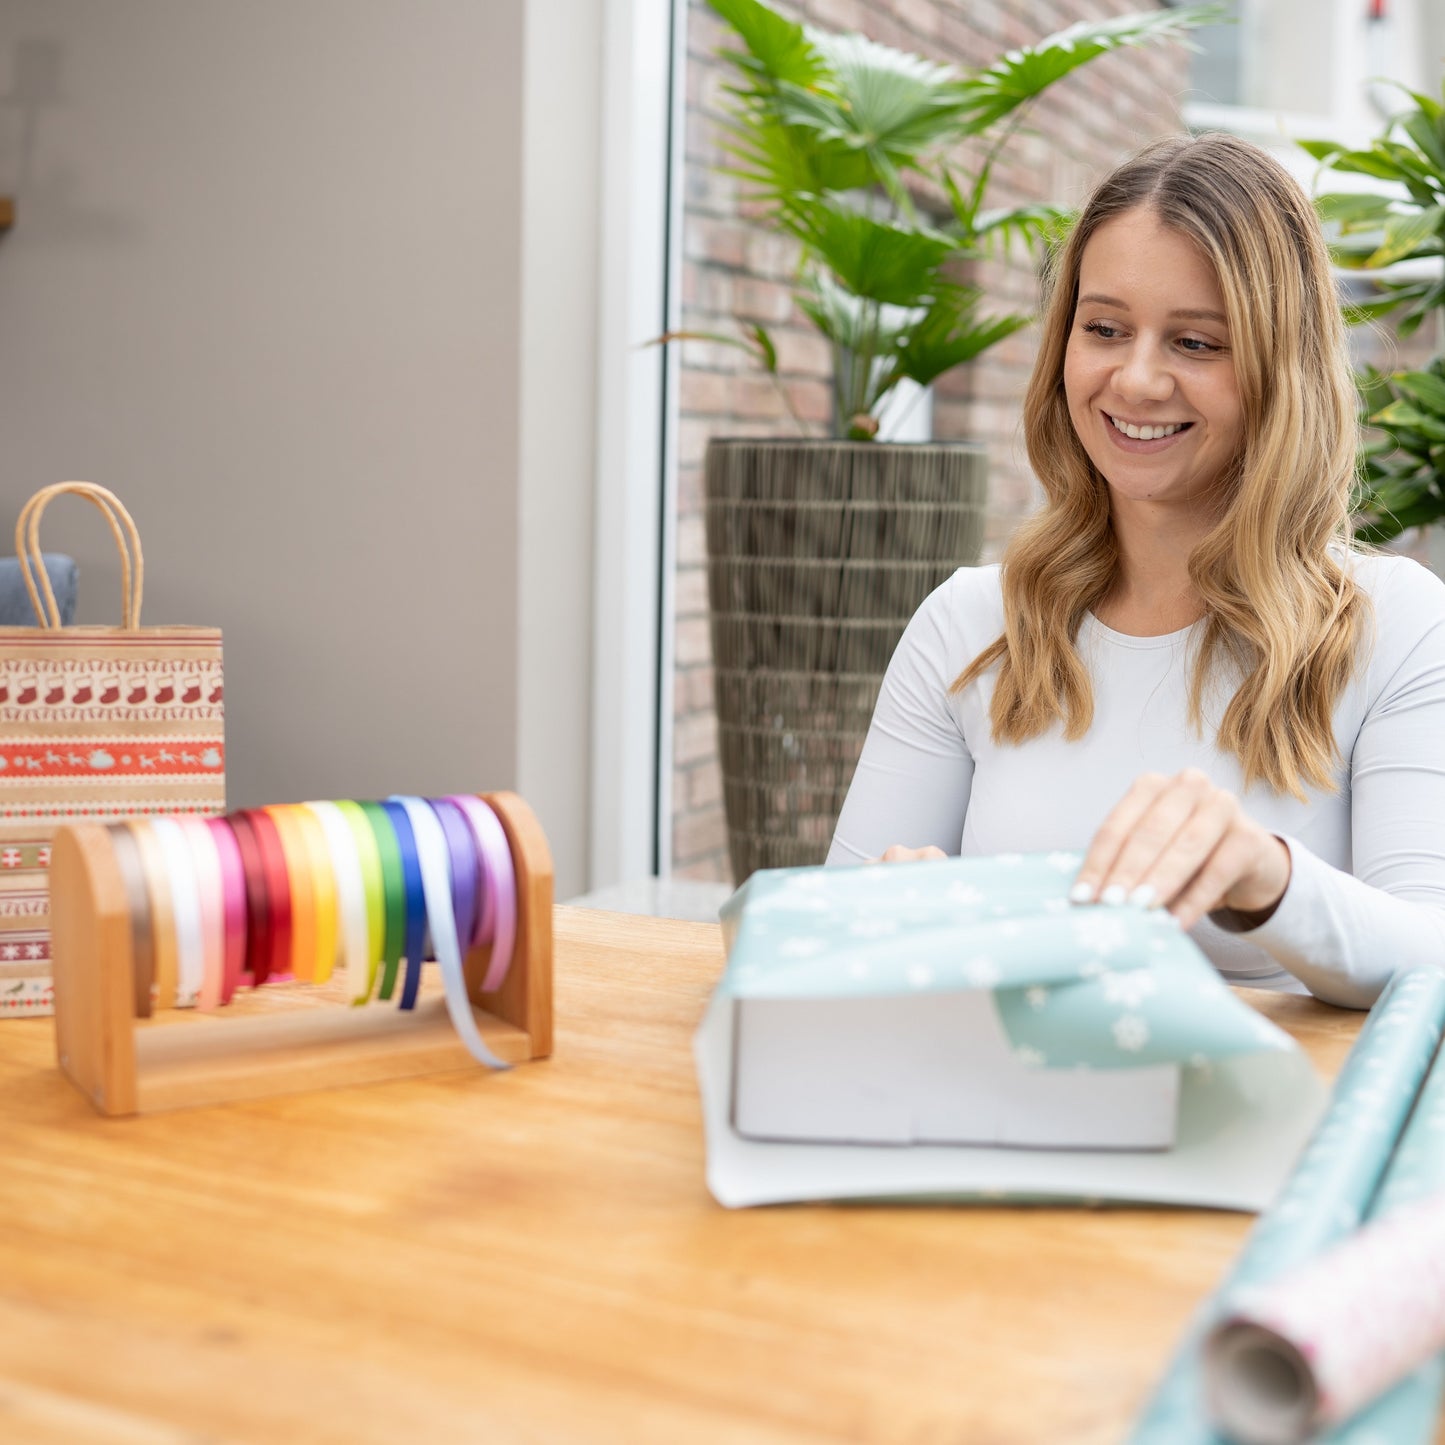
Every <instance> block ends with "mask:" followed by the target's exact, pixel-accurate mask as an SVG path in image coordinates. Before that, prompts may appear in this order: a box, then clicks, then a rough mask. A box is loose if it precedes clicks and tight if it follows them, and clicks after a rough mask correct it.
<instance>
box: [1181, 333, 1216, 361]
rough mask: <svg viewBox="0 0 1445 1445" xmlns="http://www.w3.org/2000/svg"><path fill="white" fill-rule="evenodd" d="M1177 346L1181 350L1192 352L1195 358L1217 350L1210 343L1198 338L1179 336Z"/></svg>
mask: <svg viewBox="0 0 1445 1445" xmlns="http://www.w3.org/2000/svg"><path fill="white" fill-rule="evenodd" d="M1179 345H1180V347H1181V348H1182V349H1183V350H1185V351H1188V352H1192V353H1193V354H1194V355H1195V356H1203V355H1205V354H1206V353H1208V352H1211V351H1218V350H1219V348H1218V347H1217V346H1216V345H1215V344H1214V343H1213V342H1212V341H1204V340H1202V339H1201V338H1200V337H1198V336H1181V337H1180V338H1179Z"/></svg>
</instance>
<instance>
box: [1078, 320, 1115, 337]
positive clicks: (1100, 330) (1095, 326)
mask: <svg viewBox="0 0 1445 1445" xmlns="http://www.w3.org/2000/svg"><path fill="white" fill-rule="evenodd" d="M1084 330H1085V331H1088V332H1091V333H1092V334H1093V335H1095V336H1099V337H1102V338H1103V339H1104V340H1105V341H1112V340H1113V339H1114V338H1115V337H1116V336H1117V335H1118V334H1119V329H1118V327H1116V326H1110V325H1109V323H1108V322H1107V321H1086V322H1085V323H1084Z"/></svg>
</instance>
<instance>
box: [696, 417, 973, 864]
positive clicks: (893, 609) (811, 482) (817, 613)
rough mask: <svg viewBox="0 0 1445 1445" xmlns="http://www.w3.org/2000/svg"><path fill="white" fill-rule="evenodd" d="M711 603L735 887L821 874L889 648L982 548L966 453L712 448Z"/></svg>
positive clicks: (803, 444)
mask: <svg viewBox="0 0 1445 1445" xmlns="http://www.w3.org/2000/svg"><path fill="white" fill-rule="evenodd" d="M705 476H706V492H707V550H708V600H709V610H710V614H711V625H712V651H713V667H714V676H715V680H716V693H717V717H718V751H719V754H720V757H721V763H722V782H723V801H724V806H725V809H726V813H727V828H728V852H729V854H730V856H731V860H732V867H733V878H734V881H735V882H737V883H741V882H742V881H743V880H744V879H745V878H746V877H747V876H748V875H749V874H750V873H752V872H753V870H754V869H757V868H791V867H797V866H799V865H803V864H810V863H821V862H822V861H823V858H824V857H825V855H826V854H827V851H828V844H829V842H830V840H831V839H832V836H833V828H834V825H835V823H836V822H837V819H838V812H839V810H840V809H841V808H842V806H843V798H844V796H845V794H846V793H847V791H848V784H849V782H850V781H851V780H852V777H853V769H854V767H855V766H856V765H857V762H858V754H859V752H860V751H861V749H862V747H863V739H864V737H865V735H866V734H867V731H868V722H869V719H870V718H871V717H872V715H873V705H874V703H875V702H876V701H877V698H878V688H879V685H880V684H881V683H882V681H883V673H884V671H885V669H886V668H887V666H888V660H889V658H890V657H891V656H892V655H893V649H894V647H895V646H896V645H897V643H898V639H899V637H901V636H902V634H903V629H904V628H905V627H906V626H907V625H908V620H909V618H910V617H912V616H913V613H914V611H915V609H916V608H917V607H918V604H919V603H920V602H922V601H923V599H924V598H925V597H926V596H927V595H928V593H929V592H931V591H932V590H933V588H935V587H936V586H938V584H939V583H940V582H942V581H943V580H944V579H945V578H946V577H948V576H949V575H950V574H951V573H952V572H953V571H954V570H955V568H958V567H962V566H970V565H972V564H974V563H976V562H977V561H978V557H979V553H980V551H981V549H982V546H983V524H984V503H985V498H986V493H987V457H986V454H985V452H984V449H983V448H982V447H978V446H974V445H972V444H970V443H966V442H921V443H878V442H846V441H770V440H759V439H756V438H737V439H733V438H715V439H714V440H712V441H711V442H709V443H708V448H707V460H706V464H705Z"/></svg>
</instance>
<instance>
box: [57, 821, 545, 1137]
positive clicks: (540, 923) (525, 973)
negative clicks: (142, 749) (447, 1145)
mask: <svg viewBox="0 0 1445 1445" xmlns="http://www.w3.org/2000/svg"><path fill="white" fill-rule="evenodd" d="M482 796H483V797H485V798H486V801H487V802H488V803H490V804H491V806H492V808H493V809H494V810H495V811H496V814H497V817H498V818H499V819H500V820H501V824H502V828H503V830H504V831H505V833H506V835H507V842H508V843H509V844H510V845H511V850H512V863H513V866H514V868H515V870H516V877H517V937H516V944H515V947H514V950H513V954H512V963H511V967H510V969H509V970H508V972H507V977H506V981H505V982H504V983H503V984H502V986H501V988H499V989H497V990H496V991H495V992H494V993H490V994H484V993H483V992H482V991H481V982H482V979H483V978H484V976H485V974H486V967H487V961H488V957H489V954H490V950H489V949H487V948H479V949H473V950H472V951H471V952H470V953H469V954H468V955H467V957H466V962H465V968H466V976H467V988H468V992H469V994H470V995H471V999H472V1006H473V1013H474V1014H475V1016H476V1020H477V1027H478V1029H479V1030H480V1031H481V1033H482V1036H483V1038H485V1039H486V1041H487V1044H488V1046H489V1047H490V1048H491V1049H492V1051H493V1052H494V1053H496V1054H497V1055H499V1056H500V1057H501V1058H503V1059H505V1060H506V1061H507V1062H508V1063H521V1062H523V1061H525V1060H528V1059H540V1058H546V1057H547V1056H548V1055H549V1054H550V1053H551V1052H552V856H551V853H550V851H549V849H548V847H547V839H546V836H545V835H544V834H543V832H542V829H541V826H540V824H539V823H538V822H537V819H536V817H535V815H534V814H533V812H532V810H531V809H530V808H529V807H528V806H527V804H526V803H525V802H524V801H523V800H522V799H521V798H519V797H518V796H517V795H516V794H515V793H487V794H483V795H482ZM51 848H52V852H51V863H50V918H51V949H52V965H53V972H54V981H55V1035H56V1047H57V1051H58V1054H59V1062H60V1067H61V1069H62V1071H63V1072H64V1073H65V1074H66V1075H67V1076H68V1077H69V1078H70V1080H71V1081H72V1082H73V1083H74V1084H75V1086H76V1087H77V1088H78V1089H79V1090H80V1091H81V1093H83V1094H84V1095H85V1096H86V1098H88V1099H89V1100H90V1101H91V1103H92V1104H94V1105H95V1107H96V1108H97V1109H98V1110H100V1112H101V1113H103V1114H112V1115H125V1114H149V1113H156V1112H161V1111H164V1110H167V1109H177V1108H187V1107H192V1106H198V1105H203V1104H218V1103H229V1102H234V1101H237V1100H242V1099H257V1098H266V1097H269V1096H272V1095H276V1094H293V1093H301V1092H306V1091H309V1090H312V1089H330V1088H338V1087H342V1086H346V1085H351V1084H364V1083H375V1082H379V1081H381V1080H385V1079H401V1078H410V1077H415V1076H418V1075H423V1074H436V1073H443V1072H448V1071H452V1070H457V1069H477V1068H479V1067H480V1066H479V1065H478V1064H477V1062H476V1060H475V1059H473V1058H472V1056H471V1055H470V1054H469V1053H468V1052H467V1049H466V1046H465V1045H464V1044H463V1043H462V1042H461V1040H460V1039H459V1038H458V1037H457V1033H456V1030H455V1029H454V1028H453V1027H452V1024H451V1021H450V1019H449V1018H448V1017H447V1012H446V1005H445V1000H444V999H443V998H441V997H440V996H436V995H432V996H430V997H423V998H422V999H421V1000H419V1001H418V1004H417V1007H416V1009H415V1010H411V1011H405V1012H404V1011H402V1010H400V1009H398V1008H396V1007H394V1006H392V1007H387V1006H385V1005H381V1006H376V1005H372V1006H369V1007H365V1008H351V1007H348V1006H346V1005H344V1004H337V1005H324V1004H316V1003H314V1002H311V1001H309V1000H305V999H302V1000H300V1001H299V1006H297V1007H294V1008H290V1007H285V1006H284V1003H285V1000H282V1001H281V1002H282V1004H283V1006H281V1007H278V1008H276V1009H275V1010H274V1011H273V1010H271V1009H269V1008H268V1009H267V1011H265V1012H260V1013H252V1014H249V1015H247V1016H244V1017H228V1014H229V1013H230V1010H229V1009H225V1008H223V1009H217V1010H208V1011H205V1012H201V1011H199V1010H191V1009H183V1010H182V1009H177V1010H170V1011H167V1012H166V1013H164V1014H160V1015H158V1016H157V1017H156V1018H152V1019H137V1018H136V1017H135V1015H134V1010H135V1003H134V999H135V989H134V984H133V979H132V971H133V967H134V964H133V960H132V943H131V937H132V930H131V918H130V909H129V905H128V901H127V894H126V890H125V885H124V882H123V880H122V877H121V873H120V870H119V867H118V865H117V864H116V861H115V855H114V852H113V850H112V845H111V841H110V834H109V832H108V831H107V830H106V829H105V828H104V827H103V826H102V825H100V824H98V823H82V824H78V825H73V826H72V825H67V826H65V827H62V828H61V829H59V830H58V831H57V833H56V835H55V838H54V841H53V843H52V845H51ZM262 992H265V991H264V990H263V991H262Z"/></svg>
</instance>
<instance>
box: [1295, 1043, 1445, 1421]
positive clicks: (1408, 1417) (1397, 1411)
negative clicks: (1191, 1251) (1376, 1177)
mask: <svg viewBox="0 0 1445 1445" xmlns="http://www.w3.org/2000/svg"><path fill="white" fill-rule="evenodd" d="M1442 1191H1445V1051H1437V1052H1436V1054H1435V1061H1434V1063H1433V1064H1431V1066H1430V1073H1429V1076H1428V1077H1427V1078H1426V1080H1425V1084H1424V1087H1423V1088H1422V1089H1421V1090H1420V1097H1419V1099H1418V1100H1417V1102H1416V1104H1415V1109H1414V1112H1413V1113H1412V1114H1411V1115H1410V1119H1409V1122H1408V1123H1407V1124H1406V1125H1405V1132H1404V1133H1403V1134H1402V1135H1401V1136H1400V1143H1399V1147H1398V1148H1397V1149H1396V1150H1395V1153H1394V1154H1393V1155H1392V1156H1391V1158H1390V1162H1389V1164H1388V1166H1387V1167H1386V1170H1385V1178H1384V1181H1383V1183H1382V1184H1381V1185H1380V1190H1379V1193H1378V1194H1377V1195H1376V1196H1375V1201H1374V1203H1373V1204H1372V1205H1371V1206H1370V1211H1369V1218H1370V1219H1378V1218H1380V1217H1381V1216H1383V1215H1386V1214H1389V1213H1390V1211H1391V1210H1394V1209H1398V1208H1400V1207H1401V1206H1402V1205H1405V1204H1415V1203H1417V1202H1419V1201H1420V1200H1423V1199H1428V1198H1429V1197H1430V1196H1431V1195H1438V1194H1440V1193H1441V1192H1442ZM1442 1395H1445V1356H1440V1355H1437V1356H1436V1357H1435V1358H1434V1359H1433V1360H1429V1361H1427V1362H1426V1363H1425V1364H1424V1365H1421V1366H1420V1368H1419V1369H1417V1370H1416V1371H1414V1373H1413V1374H1410V1375H1407V1376H1406V1377H1405V1378H1404V1379H1403V1380H1401V1381H1400V1383H1399V1384H1398V1385H1396V1386H1395V1387H1394V1389H1392V1390H1389V1391H1387V1392H1386V1393H1385V1394H1383V1395H1381V1396H1380V1398H1379V1399H1378V1400H1376V1401H1375V1403H1374V1404H1373V1405H1370V1406H1367V1407H1366V1408H1365V1409H1363V1410H1361V1411H1360V1412H1359V1413H1358V1414H1357V1415H1355V1416H1354V1417H1353V1418H1352V1419H1350V1420H1347V1421H1345V1422H1344V1423H1343V1424H1342V1425H1338V1426H1336V1427H1335V1428H1334V1429H1333V1430H1331V1431H1330V1432H1329V1433H1328V1434H1326V1435H1323V1436H1321V1437H1320V1438H1321V1441H1322V1442H1323V1445H1425V1442H1427V1441H1430V1440H1433V1439H1434V1437H1435V1424H1436V1421H1437V1419H1438V1417H1439V1414H1440V1400H1441V1396H1442Z"/></svg>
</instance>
